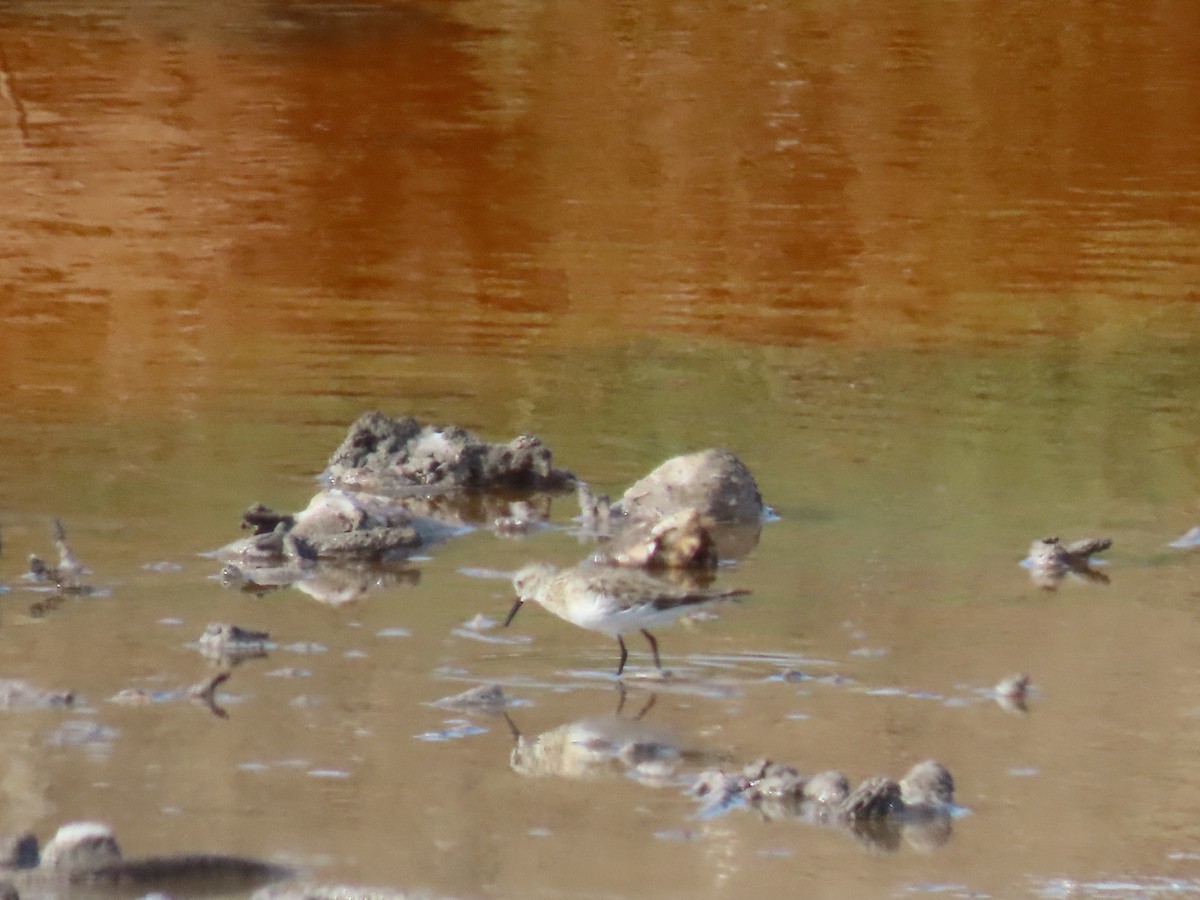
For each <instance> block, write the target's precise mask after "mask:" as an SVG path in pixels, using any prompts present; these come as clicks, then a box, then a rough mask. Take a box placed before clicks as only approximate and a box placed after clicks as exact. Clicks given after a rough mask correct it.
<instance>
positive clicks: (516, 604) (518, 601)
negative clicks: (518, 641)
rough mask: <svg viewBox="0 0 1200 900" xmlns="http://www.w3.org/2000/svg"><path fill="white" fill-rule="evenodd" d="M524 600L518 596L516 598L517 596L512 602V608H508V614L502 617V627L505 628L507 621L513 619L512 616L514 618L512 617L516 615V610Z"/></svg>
mask: <svg viewBox="0 0 1200 900" xmlns="http://www.w3.org/2000/svg"><path fill="white" fill-rule="evenodd" d="M524 602H525V601H524V600H522V599H521V598H520V597H518V598H517V599H516V600H515V601H514V602H513V605H512V609H510V610H509V611H508V615H507V616H505V617H504V627H505V628H507V627H508V623H509V622H511V621H512V620H513V618H514V617H515V616H516V614H517V610H518V609H520V608H521V604H522V603H524Z"/></svg>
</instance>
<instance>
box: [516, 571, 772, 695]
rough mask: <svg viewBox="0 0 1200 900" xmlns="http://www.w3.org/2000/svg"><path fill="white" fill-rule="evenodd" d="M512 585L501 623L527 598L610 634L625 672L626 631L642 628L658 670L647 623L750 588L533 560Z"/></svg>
mask: <svg viewBox="0 0 1200 900" xmlns="http://www.w3.org/2000/svg"><path fill="white" fill-rule="evenodd" d="M513 587H515V588H516V591H517V599H516V601H515V602H514V603H513V606H512V609H511V610H509V613H508V618H506V619H505V620H504V624H505V625H508V624H509V623H510V622H512V620H513V617H514V616H516V614H517V611H518V610H520V608H521V604H522V603H525V602H527V601H530V600H532V601H534V602H535V603H540V604H541V605H542V606H544V607H545V608H546V609H547V610H548V611H550V612H552V613H554V615H556V616H558V617H559V618H560V619H566V620H567V621H568V622H570V623H572V624H573V625H578V626H579V627H580V628H587V629H590V630H591V631H599V632H600V633H601V634H607V635H610V636H612V637H615V638H616V639H617V645H618V646H619V647H620V648H621V661H620V662H619V663H618V665H617V674H618V675H620V674H621V673H622V672H623V671H625V660H626V659H627V658H628V656H629V651H628V650H627V649H626V647H625V640H624V637H623V635H624V634H626V633H627V632H629V631H641V633H642V634H643V635H644V636H645V638H646V640H647V641H649V642H650V650H651V652H653V654H654V665H655V667H656V668H657V669H659V670H660V671H661V670H662V661H661V660H660V659H659V655H658V641H657V640H655V638H654V635H652V634H651V633H650V632H649V630H648V629H649V628H652V627H656V626H659V625H666V624H669V623H670V622H673V621H674V620H675V619H677V618H679V617H680V616H681V615H684V614H686V613H689V612H693V611H695V610H696V609H697V608H699V607H700V606H701V605H703V604H706V603H711V602H713V601H716V600H726V599H731V598H733V597H740V596H742V595H744V594H747V593H749V591H745V590H737V589H733V590H718V589H713V588H704V587H691V586H680V585H676V584H673V583H671V582H667V581H663V580H662V579H659V578H653V577H651V576H650V575H647V574H646V573H644V572H640V571H638V570H636V569H620V568H608V567H602V566H575V567H574V568H570V569H562V570H559V569H556V568H555V567H554V566H550V565H546V564H544V563H534V564H533V565H529V566H526V567H525V568H523V569H521V570H520V571H519V572H517V574H516V575H515V576H513Z"/></svg>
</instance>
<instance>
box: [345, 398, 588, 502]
mask: <svg viewBox="0 0 1200 900" xmlns="http://www.w3.org/2000/svg"><path fill="white" fill-rule="evenodd" d="M325 476H326V477H327V478H328V479H329V480H330V481H332V482H333V483H335V484H344V485H353V486H358V487H362V486H368V487H370V488H371V489H372V490H382V491H387V492H392V491H394V492H399V493H403V492H405V491H406V490H412V489H414V488H418V489H428V488H431V487H437V488H444V489H474V490H496V489H503V488H512V489H522V490H562V489H566V488H570V487H572V486H573V485H574V484H575V476H574V475H573V474H572V473H571V472H569V471H567V470H566V469H560V468H557V467H556V466H555V465H554V461H553V458H552V455H551V453H550V449H549V448H548V447H546V446H545V445H544V444H543V443H542V442H541V440H540V439H539V438H537V437H535V436H534V435H528V434H523V435H520V436H518V437H516V438H514V439H513V440H511V441H509V442H508V443H507V444H493V443H489V442H487V441H484V440H483V439H482V438H480V437H478V436H477V435H475V434H473V433H472V432H470V431H467V430H466V429H465V428H460V427H458V426H434V425H422V424H421V423H420V422H418V421H417V420H416V419H415V418H413V417H411V416H406V417H404V418H402V419H392V418H389V417H388V416H385V415H384V414H383V413H380V412H368V413H365V414H363V415H362V416H360V417H359V418H358V421H356V422H355V423H354V424H353V425H351V426H350V432H349V433H348V434H347V435H346V438H345V439H344V440H343V441H342V443H341V446H339V447H338V448H337V450H335V451H334V453H333V456H331V457H330V458H329V462H328V464H327V466H326V469H325Z"/></svg>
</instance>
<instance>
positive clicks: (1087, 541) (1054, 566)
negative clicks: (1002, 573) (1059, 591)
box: [1023, 537, 1112, 591]
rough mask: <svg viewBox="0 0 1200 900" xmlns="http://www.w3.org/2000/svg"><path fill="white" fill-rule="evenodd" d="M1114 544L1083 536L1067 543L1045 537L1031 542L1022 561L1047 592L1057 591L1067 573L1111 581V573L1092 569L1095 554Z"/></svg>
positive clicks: (1097, 581)
mask: <svg viewBox="0 0 1200 900" xmlns="http://www.w3.org/2000/svg"><path fill="white" fill-rule="evenodd" d="M1111 546H1112V540H1111V539H1110V538H1084V539H1083V540H1080V541H1073V542H1071V543H1070V544H1066V545H1064V544H1062V542H1060V541H1059V539H1058V538H1056V537H1048V538H1042V539H1040V540H1036V541H1034V542H1033V543H1032V544H1030V545H1029V556H1027V557H1026V558H1025V560H1024V561H1023V564H1024V565H1026V566H1028V568H1029V578H1030V580H1032V581H1033V583H1034V584H1036V585H1037V586H1038V587H1040V588H1045V589H1046V590H1048V591H1053V590H1055V589H1056V588H1057V587H1058V586H1059V584H1061V583H1062V580H1063V579H1064V578H1066V577H1067V576H1068V575H1074V576H1075V577H1077V578H1081V579H1083V580H1084V581H1091V582H1096V583H1098V584H1108V583H1109V578H1108V576H1107V575H1106V574H1104V573H1103V572H1100V571H1097V570H1096V569H1094V568H1092V557H1093V556H1094V555H1095V554H1097V553H1102V552H1103V551H1105V550H1107V549H1108V548H1109V547H1111Z"/></svg>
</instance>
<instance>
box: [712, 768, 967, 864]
mask: <svg viewBox="0 0 1200 900" xmlns="http://www.w3.org/2000/svg"><path fill="white" fill-rule="evenodd" d="M691 794H692V796H694V797H696V798H697V799H699V800H700V802H701V815H702V816H705V817H708V816H713V815H717V814H720V813H723V812H725V811H727V810H729V809H732V808H734V807H736V806H749V807H751V808H753V809H755V810H757V811H758V813H759V814H760V815H761V816H762V817H763V818H764V819H767V820H768V821H778V820H784V819H801V820H804V821H807V822H810V823H812V824H817V825H823V826H827V827H834V828H841V829H845V830H848V831H850V832H851V833H852V834H853V835H854V836H855V837H856V838H858V839H859V840H861V841H863V842H864V843H866V844H868V845H870V846H873V847H878V848H882V849H889V850H890V849H895V848H897V847H898V846H899V844H900V840H901V838H903V839H904V840H906V841H907V842H908V843H909V844H910V845H912V846H914V847H917V848H918V849H922V850H927V849H931V848H933V847H937V846H940V845H941V844H943V843H945V842H946V841H947V840H948V839H949V837H950V834H951V827H950V825H951V820H952V818H953V813H954V810H955V809H956V807H955V803H954V778H953V777H952V776H951V775H950V772H949V770H948V769H946V767H945V766H943V765H942V764H941V763H938V762H936V761H934V760H925V761H924V762H921V763H918V764H917V765H915V766H913V767H912V768H911V769H910V770H909V771H908V773H907V774H906V775H905V776H904V777H903V778H902V779H901V780H900V781H898V782H897V781H894V780H893V779H891V778H888V777H886V776H882V775H877V776H874V777H872V778H868V779H866V780H865V781H863V782H862V783H861V784H860V785H859V786H858V787H857V788H855V789H854V790H853V791H851V790H850V786H849V782H848V781H847V780H846V777H845V776H844V775H843V774H842V773H840V772H836V771H829V772H821V773H819V774H817V775H813V776H811V777H805V776H803V775H801V774H799V773H798V772H797V771H796V770H795V769H793V768H791V767H790V766H783V765H779V764H778V763H773V762H770V761H769V760H759V761H757V762H753V763H751V764H750V765H748V766H746V767H745V768H744V769H743V770H742V771H741V772H735V773H728V772H725V771H724V770H721V769H708V770H706V771H704V772H701V773H700V774H699V776H697V778H696V780H695V781H694V782H693V784H692V787H691Z"/></svg>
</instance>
